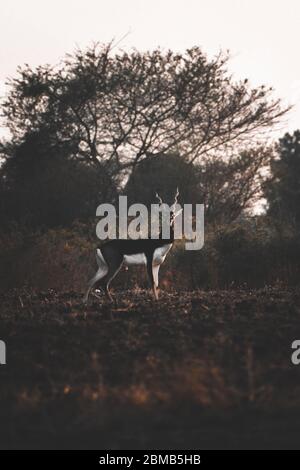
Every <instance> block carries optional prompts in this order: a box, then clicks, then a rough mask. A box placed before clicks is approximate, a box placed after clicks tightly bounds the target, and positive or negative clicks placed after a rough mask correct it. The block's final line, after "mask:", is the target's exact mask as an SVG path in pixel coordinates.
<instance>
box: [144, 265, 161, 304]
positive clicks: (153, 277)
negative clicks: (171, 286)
mask: <svg viewBox="0 0 300 470" xmlns="http://www.w3.org/2000/svg"><path fill="white" fill-rule="evenodd" d="M158 270H159V266H153V265H152V262H149V261H148V262H147V271H148V277H149V281H150V285H151V288H152V291H153V294H154V298H155V300H158V291H157V287H158Z"/></svg>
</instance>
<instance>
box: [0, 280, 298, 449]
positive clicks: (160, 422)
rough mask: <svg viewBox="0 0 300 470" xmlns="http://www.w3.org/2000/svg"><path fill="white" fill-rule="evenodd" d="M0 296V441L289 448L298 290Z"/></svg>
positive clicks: (12, 444)
mask: <svg viewBox="0 0 300 470" xmlns="http://www.w3.org/2000/svg"><path fill="white" fill-rule="evenodd" d="M116 298H117V303H116V304H113V305H111V304H109V303H107V302H106V301H104V300H103V298H100V299H96V298H95V297H93V299H92V301H91V304H90V306H89V307H88V308H85V307H83V305H82V304H81V296H80V295H79V294H78V293H75V292H65V293H57V292H55V291H53V290H48V291H43V292H41V291H39V292H38V291H33V290H29V289H15V290H11V291H9V292H7V293H4V294H1V309H0V325H1V327H0V328H1V329H0V333H1V334H0V336H1V339H4V340H5V341H6V343H7V352H8V358H7V360H8V364H7V365H6V366H1V367H0V380H1V388H0V403H1V405H0V423H1V425H0V426H1V427H0V443H1V444H0V445H1V448H6V449H7V448H35V449H36V448H76V449H78V448H96V449H138V448H139V449H150V448H152V449H153V448H154V449H165V448H175V449H203V448H235V449H237V448H297V447H299V431H300V424H299V418H300V393H299V392H300V380H299V374H300V366H299V368H298V367H296V366H293V365H292V364H291V361H290V356H291V343H292V341H293V340H294V339H296V338H297V337H300V291H299V290H281V289H279V288H278V289H275V288H274V289H263V290H258V291H249V290H248V291H243V290H239V291H237V290H235V291H209V292H201V291H194V292H189V293H184V292H182V293H180V294H179V293H178V294H175V293H174V294H167V293H162V295H161V301H160V302H158V303H155V302H153V301H152V299H151V297H150V296H149V292H148V291H143V290H135V291H130V292H125V291H124V292H119V293H116Z"/></svg>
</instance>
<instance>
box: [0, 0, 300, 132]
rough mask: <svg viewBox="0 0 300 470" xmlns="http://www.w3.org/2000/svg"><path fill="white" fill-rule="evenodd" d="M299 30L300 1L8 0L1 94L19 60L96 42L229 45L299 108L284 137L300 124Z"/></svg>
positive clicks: (234, 68)
mask: <svg viewBox="0 0 300 470" xmlns="http://www.w3.org/2000/svg"><path fill="white" fill-rule="evenodd" d="M299 31H300V2H299V0H285V1H282V0H276V1H274V0H185V1H183V0H84V1H83V0H51V1H49V0H46V1H40V0H26V1H24V0H9V1H7V0H2V1H1V10H0V64H1V67H0V96H3V95H4V94H5V92H6V86H5V81H6V79H7V77H9V76H10V77H13V76H15V75H16V69H17V67H18V65H23V64H24V63H28V64H29V65H31V66H33V67H34V66H37V65H40V64H45V63H50V64H56V63H58V62H59V60H60V59H61V58H62V57H63V56H64V55H65V53H67V52H72V51H73V50H74V49H75V48H76V47H80V48H84V47H86V46H88V45H89V44H91V43H92V42H97V41H98V42H110V41H111V40H112V39H113V38H114V39H115V42H118V41H119V40H120V39H121V38H123V39H122V40H121V42H120V44H119V47H122V48H123V49H126V50H129V49H130V48H132V47H135V48H137V49H140V50H146V49H150V50H151V49H154V48H156V47H157V46H160V47H161V48H162V49H173V50H175V51H184V50H185V49H187V48H189V47H193V46H200V47H202V48H203V50H204V51H205V52H206V53H207V54H208V55H209V56H213V55H215V54H217V53H218V52H219V51H220V49H223V50H227V49H229V51H230V52H231V60H230V72H231V73H232V74H233V75H234V77H235V78H236V79H244V78H248V79H249V80H250V83H251V84H252V85H253V86H257V85H262V84H264V85H268V86H273V87H274V88H275V96H276V97H281V98H282V99H283V102H284V103H285V104H292V105H294V108H293V109H292V111H290V113H289V115H288V116H286V117H285V119H284V121H283V123H282V126H281V129H280V130H279V131H278V132H279V135H282V134H283V133H284V132H286V131H289V132H293V131H294V130H295V129H298V128H300V61H299V57H298V56H299V51H298V48H299ZM124 36H125V37H124ZM0 135H5V129H3V128H2V129H1V134H0Z"/></svg>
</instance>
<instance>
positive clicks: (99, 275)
mask: <svg viewBox="0 0 300 470" xmlns="http://www.w3.org/2000/svg"><path fill="white" fill-rule="evenodd" d="M107 271H108V268H107V267H106V266H105V265H102V266H99V267H98V271H97V272H96V274H95V276H94V277H93V278H92V279H91V280H90V281H89V283H88V289H87V291H86V293H85V295H84V297H83V303H85V304H86V305H87V304H88V300H89V295H90V292H91V290H92V289H93V287H94V285H95V284H97V282H99V281H100V280H101V279H103V278H104V277H105V275H106V274H107Z"/></svg>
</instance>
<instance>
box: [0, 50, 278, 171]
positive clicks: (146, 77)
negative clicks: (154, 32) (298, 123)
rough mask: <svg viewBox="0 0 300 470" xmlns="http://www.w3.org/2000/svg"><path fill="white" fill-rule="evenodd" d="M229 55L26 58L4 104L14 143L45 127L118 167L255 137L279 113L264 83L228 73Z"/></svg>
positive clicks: (84, 156) (194, 155)
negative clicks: (36, 61) (51, 61)
mask: <svg viewBox="0 0 300 470" xmlns="http://www.w3.org/2000/svg"><path fill="white" fill-rule="evenodd" d="M227 63H228V55H226V54H223V53H221V54H219V55H218V56H217V57H215V58H213V59H209V58H208V57H207V56H206V55H205V54H204V53H203V51H202V50H201V49H200V48H198V47H194V48H192V49H189V50H187V51H186V52H185V53H184V54H180V53H175V52H172V51H166V52H163V51H161V50H159V49H157V50H154V51H152V52H139V51H137V50H133V51H131V52H124V51H118V52H114V51H113V50H112V48H111V45H94V46H92V47H90V48H88V49H87V50H84V51H81V50H77V51H75V53H74V54H71V55H68V56H66V57H65V59H64V60H63V61H62V62H61V64H60V65H58V66H56V67H52V66H50V65H45V66H40V67H37V68H36V69H32V68H30V67H29V66H28V65H26V66H25V67H23V68H19V70H18V76H17V77H16V78H13V79H12V80H10V92H9V94H8V96H7V99H6V101H5V102H4V105H3V113H4V116H5V119H6V123H7V125H8V127H9V129H10V131H11V133H12V136H13V139H14V140H15V141H22V139H24V136H26V135H27V134H28V133H30V132H37V131H40V130H41V129H46V130H47V132H48V133H49V134H51V135H52V136H53V138H55V139H56V141H57V142H59V143H61V142H71V144H72V145H71V147H72V155H73V156H74V157H76V158H78V159H79V160H84V161H85V162H90V163H92V164H99V163H101V164H102V165H103V164H105V165H106V167H107V169H108V171H109V172H110V173H111V174H117V173H120V172H122V171H123V170H126V169H128V168H135V166H136V164H137V163H139V162H140V161H141V160H142V159H144V158H145V157H146V156H147V155H148V154H152V155H155V154H162V153H168V152H173V153H174V152H179V153H180V154H181V155H184V157H185V158H186V159H187V160H188V161H190V162H193V161H197V160H198V159H200V158H201V157H202V156H203V155H206V156H207V155H209V154H210V152H215V151H216V150H220V149H224V146H228V145H230V144H233V143H235V144H237V143H241V141H242V142H245V140H246V139H249V138H255V139H256V137H257V135H258V133H260V132H262V131H263V130H264V129H265V128H266V127H270V126H272V125H274V124H275V123H276V122H278V120H279V119H280V117H281V116H282V115H283V114H284V113H285V112H286V110H287V109H286V108H283V107H282V106H281V104H280V102H279V100H276V99H273V98H272V90H271V89H269V88H265V87H263V86H262V87H258V88H251V87H250V86H249V83H248V81H247V80H244V81H238V82H237V81H235V80H233V78H232V77H231V76H230V75H229V73H228V71H227Z"/></svg>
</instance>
